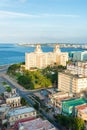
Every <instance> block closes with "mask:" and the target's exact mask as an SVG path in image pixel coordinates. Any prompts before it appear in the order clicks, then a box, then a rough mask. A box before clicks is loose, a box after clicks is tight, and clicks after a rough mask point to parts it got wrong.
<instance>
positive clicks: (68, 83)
mask: <svg viewBox="0 0 87 130" xmlns="http://www.w3.org/2000/svg"><path fill="white" fill-rule="evenodd" d="M84 89H87V77H84V76H83V75H78V74H72V73H71V71H69V70H66V71H63V72H59V73H58V90H59V91H64V92H69V93H79V92H81V91H82V90H84Z"/></svg>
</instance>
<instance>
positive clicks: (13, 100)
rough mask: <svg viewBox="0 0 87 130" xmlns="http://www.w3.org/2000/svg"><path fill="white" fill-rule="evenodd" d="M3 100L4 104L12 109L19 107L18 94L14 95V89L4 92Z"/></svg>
mask: <svg viewBox="0 0 87 130" xmlns="http://www.w3.org/2000/svg"><path fill="white" fill-rule="evenodd" d="M4 98H5V100H6V104H7V105H10V106H11V107H12V108H13V107H19V106H21V97H20V96H19V94H18V93H16V89H12V91H11V92H10V93H9V92H4Z"/></svg>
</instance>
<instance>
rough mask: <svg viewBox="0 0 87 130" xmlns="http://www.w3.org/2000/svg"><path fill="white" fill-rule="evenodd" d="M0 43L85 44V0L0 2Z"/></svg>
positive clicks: (86, 41) (86, 8)
mask: <svg viewBox="0 0 87 130" xmlns="http://www.w3.org/2000/svg"><path fill="white" fill-rule="evenodd" d="M0 43H87V0H0Z"/></svg>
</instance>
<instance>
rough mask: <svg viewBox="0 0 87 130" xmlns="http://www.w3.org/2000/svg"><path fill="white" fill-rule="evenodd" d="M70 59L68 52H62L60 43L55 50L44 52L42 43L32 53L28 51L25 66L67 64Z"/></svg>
mask: <svg viewBox="0 0 87 130" xmlns="http://www.w3.org/2000/svg"><path fill="white" fill-rule="evenodd" d="M67 61H68V53H67V52H61V51H60V48H59V45H56V46H55V48H54V51H53V52H47V53H46V52H43V51H42V49H41V46H40V45H37V46H36V49H35V51H34V52H32V53H26V55H25V68H26V69H28V70H29V69H31V68H35V67H36V68H40V69H41V68H45V67H47V66H48V65H54V64H58V65H63V66H66V62H67Z"/></svg>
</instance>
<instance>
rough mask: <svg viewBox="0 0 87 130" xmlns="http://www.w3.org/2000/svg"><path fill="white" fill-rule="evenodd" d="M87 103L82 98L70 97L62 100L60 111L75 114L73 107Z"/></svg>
mask: <svg viewBox="0 0 87 130" xmlns="http://www.w3.org/2000/svg"><path fill="white" fill-rule="evenodd" d="M85 104H87V100H86V99H84V98H78V99H70V100H66V101H63V102H62V113H63V114H66V115H75V114H76V113H75V107H76V106H80V105H85Z"/></svg>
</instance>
